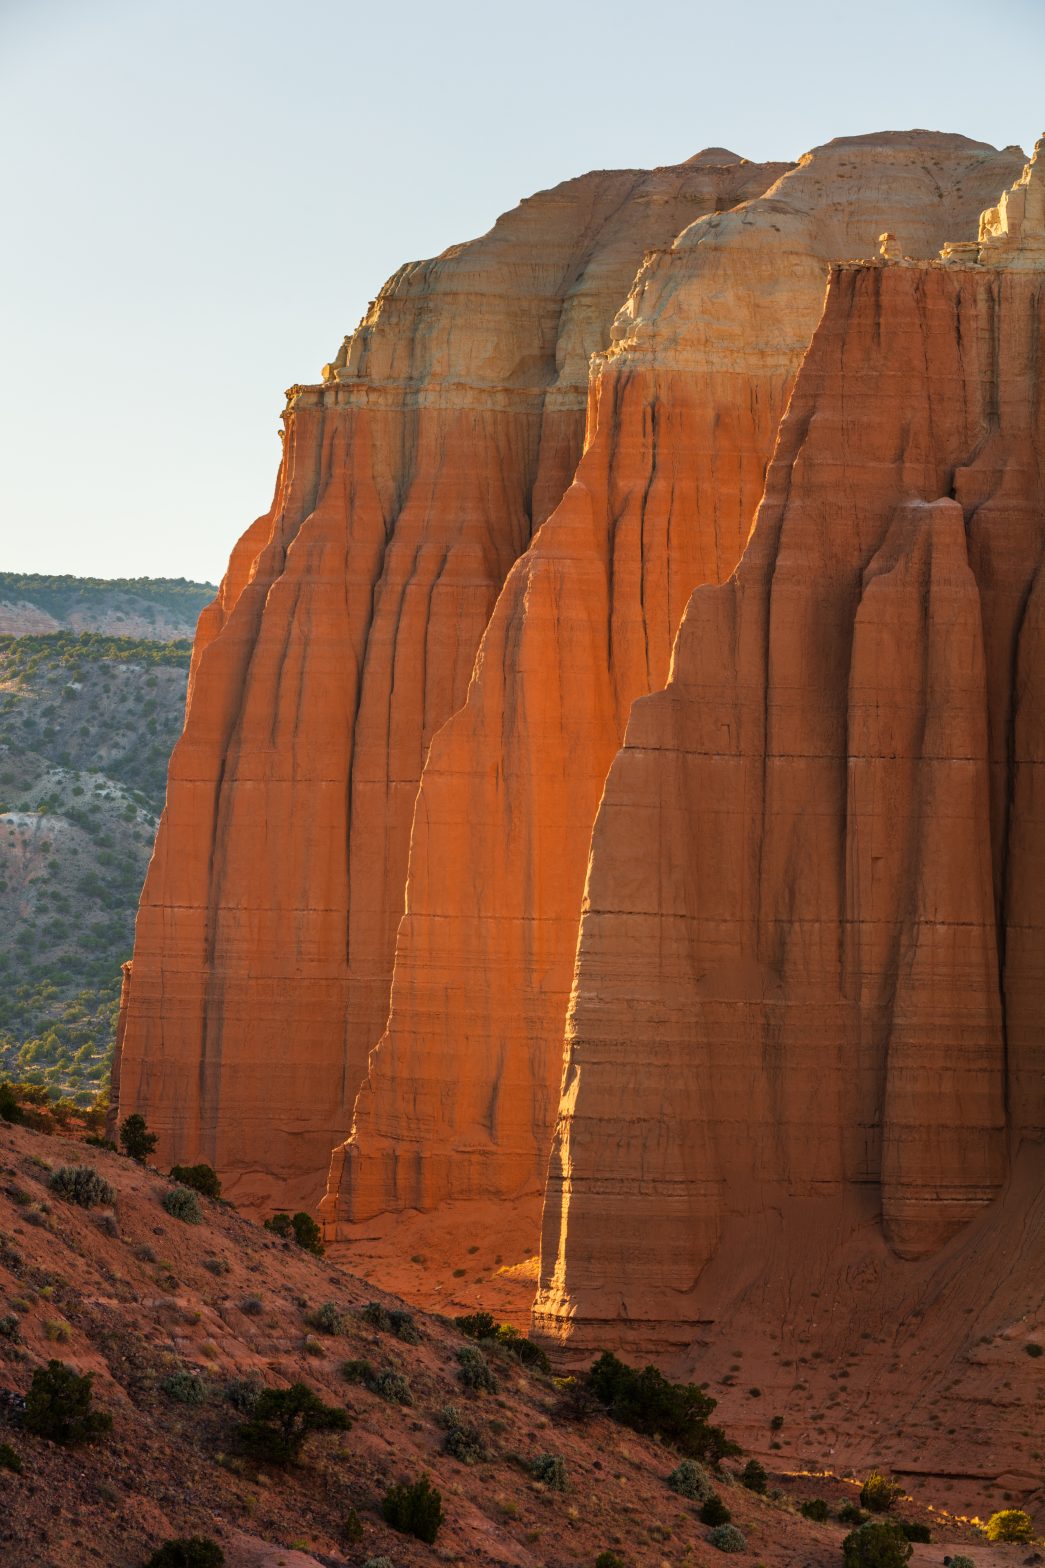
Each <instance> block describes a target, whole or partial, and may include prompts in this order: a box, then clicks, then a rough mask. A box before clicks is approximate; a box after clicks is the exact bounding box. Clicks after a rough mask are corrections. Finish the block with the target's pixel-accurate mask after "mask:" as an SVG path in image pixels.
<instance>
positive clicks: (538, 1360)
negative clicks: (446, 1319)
mask: <svg viewBox="0 0 1045 1568" xmlns="http://www.w3.org/2000/svg"><path fill="white" fill-rule="evenodd" d="M454 1325H455V1326H456V1327H457V1328H459V1329H460V1330H461V1333H462V1334H465V1335H467V1337H468V1338H469V1339H475V1340H478V1341H479V1343H480V1344H489V1345H491V1346H496V1347H497V1348H498V1349H500V1350H507V1351H508V1352H509V1354H510V1355H513V1356H514V1357H515V1358H516V1360H517V1361H521V1362H522V1364H523V1366H526V1367H532V1368H533V1369H534V1370H535V1371H537V1372H545V1373H548V1372H550V1371H551V1362H550V1361H549V1360H548V1357H547V1355H546V1354H545V1352H544V1351H543V1350H542V1349H541V1347H540V1345H538V1344H535V1342H534V1341H533V1340H532V1339H530V1338H528V1337H527V1335H525V1334H520V1332H519V1330H518V1329H517V1328H514V1327H513V1326H512V1324H510V1323H498V1322H497V1320H496V1319H495V1318H494V1316H493V1314H492V1313H490V1312H472V1313H469V1314H468V1315H467V1316H465V1317H458V1318H454Z"/></svg>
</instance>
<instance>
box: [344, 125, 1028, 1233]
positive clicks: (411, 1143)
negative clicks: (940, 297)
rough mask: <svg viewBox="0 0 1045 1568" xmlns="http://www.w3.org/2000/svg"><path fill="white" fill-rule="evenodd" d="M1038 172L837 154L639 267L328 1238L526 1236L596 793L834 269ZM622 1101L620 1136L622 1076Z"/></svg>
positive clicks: (496, 635) (515, 618) (455, 757)
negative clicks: (335, 1232)
mask: <svg viewBox="0 0 1045 1568" xmlns="http://www.w3.org/2000/svg"><path fill="white" fill-rule="evenodd" d="M1021 163H1022V154H1020V153H1019V152H1018V151H1017V150H1015V149H1008V150H1007V151H1006V152H1004V153H997V152H995V151H994V150H993V149H991V148H987V147H985V146H983V145H982V144H979V143H973V142H969V141H967V140H966V139H964V138H962V137H955V136H938V135H931V134H929V133H926V132H913V133H910V134H905V135H901V134H882V135H878V136H868V137H857V138H852V139H840V140H839V141H836V142H832V143H830V144H829V145H828V146H826V147H823V148H819V149H817V150H816V151H815V152H813V153H811V154H808V155H807V156H806V157H805V158H803V159H802V161H801V164H800V165H799V166H798V167H797V168H795V169H794V170H792V171H790V172H788V173H785V174H784V175H783V177H782V178H780V179H779V180H778V181H777V182H776V183H775V184H774V185H773V186H772V188H771V189H770V190H768V191H767V192H766V194H764V195H761V196H755V197H754V199H752V200H750V201H748V202H747V203H745V204H744V205H743V206H740V207H738V208H737V209H736V210H735V211H732V212H727V213H721V214H717V215H712V216H708V217H703V218H700V219H698V220H697V221H696V222H695V223H693V224H692V225H691V226H689V227H688V228H686V229H685V230H684V232H683V233H682V234H681V235H680V236H679V237H678V238H677V239H676V240H675V242H674V244H673V245H671V246H670V247H669V248H668V249H667V250H665V251H663V252H661V253H659V254H656V255H654V256H651V257H650V258H648V260H647V262H646V264H645V266H644V267H643V270H642V271H641V273H640V274H639V277H638V279H637V280H636V284H635V287H634V289H633V290H632V292H631V294H630V296H629V299H628V301H627V303H626V304H625V306H624V308H623V309H622V310H621V312H620V314H619V315H618V317H617V320H616V322H615V323H614V328H613V342H612V346H611V348H610V350H609V353H608V355H606V356H603V357H600V358H599V359H598V360H597V361H596V362H595V363H594V365H593V376H592V382H591V390H590V397H589V414H588V440H587V450H586V452H585V455H584V457H583V458H582V460H581V463H580V465H579V467H578V470H577V473H576V476H575V479H574V482H573V484H572V486H571V487H570V489H569V490H568V492H567V494H566V495H565V497H564V498H563V500H562V502H561V504H560V505H559V507H558V508H557V509H556V510H555V511H554V512H553V514H552V516H551V517H550V518H549V519H548V521H547V522H546V523H545V525H544V527H543V528H542V529H541V530H540V532H539V533H538V534H537V536H536V538H535V539H534V541H533V543H532V545H531V546H530V548H529V549H528V551H527V552H526V553H525V554H524V555H523V556H522V557H521V559H520V560H519V561H518V562H517V563H516V565H515V567H514V568H513V570H512V571H511V573H510V574H509V576H508V580H507V582H506V584H505V587H504V589H503V591H502V593H501V595H500V598H499V600H498V602H497V606H496V609H495V610H494V614H493V618H492V620H491V623H490V626H489V628H488V630H487V632H486V634H485V637H484V639H483V642H482V645H481V648H480V651H479V655H478V658H477V661H476V666H475V672H474V675H473V678H472V681H471V684H470V686H469V689H468V696H467V699H466V701H465V703H464V706H463V707H462V708H461V709H460V711H459V712H458V713H456V714H455V716H454V717H453V718H452V719H451V720H450V721H449V722H448V723H447V724H446V725H445V726H444V728H443V729H442V730H441V731H440V732H439V733H438V734H437V735H436V737H435V739H434V740H433V743H432V747H431V750H430V752H429V755H428V759H427V762H426V765H425V769H424V773H423V775H422V780H421V787H420V791H419V793H418V797H417V804H416V808H415V813H414V825H413V837H412V842H411V855H410V871H409V878H408V883H407V893H406V913H405V915H404V918H403V921H402V924H401V925H400V928H399V935H398V938H397V944H396V957H395V970H394V976H393V982H392V995H391V1014H390V1019H389V1024H388V1030H387V1033H386V1034H385V1037H384V1038H383V1039H382V1041H381V1043H380V1045H379V1046H378V1048H377V1050H376V1051H375V1052H374V1053H373V1054H372V1056H371V1060H370V1068H369V1074H368V1078H367V1081H366V1082H365V1084H364V1086H363V1088H362V1090H361V1092H360V1096H359V1099H358V1101H357V1104H356V1109H355V1121H354V1129H353V1133H352V1137H351V1139H350V1140H349V1142H348V1144H347V1145H346V1146H345V1148H344V1149H342V1150H338V1151H336V1152H335V1156H334V1160H333V1164H332V1169H331V1180H330V1186H329V1189H328V1196H327V1200H326V1203H325V1205H324V1209H325V1212H326V1214H327V1217H328V1219H330V1220H335V1221H336V1220H349V1221H352V1220H360V1219H368V1218H370V1217H371V1216H373V1215H375V1214H377V1213H380V1212H383V1211H387V1210H390V1209H397V1208H422V1209H424V1208H432V1207H434V1206H435V1205H437V1204H438V1203H440V1202H442V1201H444V1200H446V1199H463V1200H469V1199H475V1198H487V1197H494V1198H499V1199H504V1198H511V1197H516V1196H518V1195H520V1194H530V1195H531V1202H532V1207H533V1209H534V1214H533V1223H534V1225H536V1206H537V1204H538V1203H539V1193H540V1191H541V1190H542V1188H543V1183H544V1178H545V1173H546V1168H547V1151H548V1144H549V1139H550V1136H551V1131H552V1127H553V1124H554V1118H555V1108H556V1105H557V1103H558V1096H559V1089H560V1080H561V1074H562V1036H563V1027H564V1020H565V1015H566V1005H567V1000H568V995H569V988H570V981H571V976H572V971H573V962H574V953H575V948H576V928H577V917H578V912H579V909H580V904H581V895H582V891H583V887H584V877H585V869H586V866H587V860H588V848H589V840H590V834H591V826H592V822H593V820H594V817H595V812H596V808H597V806H598V802H599V798H600V795H601V793H602V788H603V782H604V779H605V775H606V771H607V768H608V767H609V764H610V762H611V760H612V758H613V755H614V753H615V752H616V750H617V748H618V746H619V745H620V742H621V738H622V736H623V733H624V727H625V724H626V722H627V718H628V713H629V710H630V707H631V704H632V702H633V701H634V700H635V698H636V697H639V696H642V695H645V694H646V693H647V692H649V691H652V690H657V689H658V688H659V687H661V686H663V684H664V682H665V680H666V678H667V673H668V663H669V658H670V653H671V647H672V642H673V639H674V636H675V632H676V630H677V627H678V623H679V619H680V617H681V615H682V612H683V609H684V607H685V604H686V602H687V600H688V598H689V595H690V593H691V591H692V589H693V588H694V587H695V586H696V585H697V584H699V583H715V582H721V581H722V580H723V579H724V578H726V577H728V575H729V574H730V572H731V571H732V570H733V568H734V567H735V566H736V564H737V561H738V560H739V558H740V555H741V552H742V550H743V547H744V542H745V539H746V536H747V532H748V529H749V526H750V520H751V518H752V516H753V515H754V511H755V508H756V506H757V504H758V500H759V497H760V496H761V493H762V488H763V483H764V478H765V469H766V464H767V462H768V459H769V455H770V452H771V449H772V444H773V440H774V437H775V435H776V430H777V426H778V423H779V420H780V417H781V414H782V413H783V410H784V407H785V403H786V400H787V395H788V392H789V389H790V386H791V384H792V381H793V377H794V374H795V371H796V369H797V367H798V364H799V362H800V360H801V358H802V355H803V353H804V352H805V349H806V346H807V344H808V342H809V338H810V336H811V335H812V332H813V329H814V327H815V325H816V322H817V319H818V317H819V315H820V312H821V310H822V306H823V293H824V283H825V279H826V274H827V265H828V263H829V261H830V260H832V259H837V258H843V257H850V256H869V255H873V254H875V252H876V251H877V242H878V236H879V235H880V234H881V232H882V231H883V230H884V229H896V230H897V232H898V234H899V235H900V238H901V241H902V243H903V246H904V248H905V249H906V250H907V252H908V253H909V254H912V255H915V256H923V257H924V256H930V255H934V254H935V253H936V252H937V251H938V250H939V248H940V246H941V245H942V244H943V242H944V241H945V240H946V239H947V238H948V237H950V236H952V235H953V234H955V233H959V234H960V233H966V232H974V231H975V226H976V222H977V219H978V215H979V212H980V209H981V208H982V207H983V206H984V205H985V204H986V203H987V202H988V201H990V200H993V199H994V197H995V196H996V194H997V191H998V190H999V189H1000V188H1001V186H1002V185H1003V184H1005V183H1006V182H1007V181H1008V180H1010V179H1011V178H1012V177H1013V175H1014V174H1016V173H1017V172H1018V169H1019V167H1020V165H1021ZM749 189H750V187H749ZM728 663H729V655H728V651H726V650H723V651H721V652H720V653H718V654H717V655H716V662H715V663H714V664H712V666H711V667H710V674H711V676H712V678H713V679H716V680H717V679H718V678H719V675H720V673H724V671H725V670H726V668H727V667H728ZM720 667H721V668H720ZM651 847H652V846H646V845H645V841H641V844H640V846H639V847H638V849H637V852H638V853H646V852H647V849H648V848H651ZM665 853H669V854H670V853H672V851H671V850H670V848H668V847H665ZM646 956H647V955H645V953H644V952H639V953H637V954H636V955H635V962H636V963H637V964H638V965H639V966H640V967H641V966H642V965H644V964H645V962H646ZM633 979H634V975H633V974H632V972H631V966H629V968H628V982H629V984H630V983H631V981H632V980H633ZM615 1000H619V997H618V996H617V994H616V993H615ZM622 1016H627V1014H626V1012H625V1014H624V1015H622ZM636 1070H637V1069H636ZM614 1092H615V1093H616V1094H617V1095H618V1096H619V1101H620V1107H621V1116H622V1118H623V1119H625V1120H626V1118H627V1116H628V1114H629V1112H628V1109H627V1107H628V1106H629V1105H630V1098H631V1093H632V1090H631V1080H630V1077H627V1076H626V1077H625V1078H622V1080H621V1082H620V1083H618V1084H617V1086H616V1089H615V1090H614ZM661 1092H666V1091H665V1086H664V1085H658V1090H657V1093H661Z"/></svg>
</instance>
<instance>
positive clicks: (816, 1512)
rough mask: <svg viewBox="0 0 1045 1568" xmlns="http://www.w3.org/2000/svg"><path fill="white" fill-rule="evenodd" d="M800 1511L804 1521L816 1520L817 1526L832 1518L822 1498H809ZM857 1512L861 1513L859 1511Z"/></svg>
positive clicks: (799, 1508) (800, 1505)
mask: <svg viewBox="0 0 1045 1568" xmlns="http://www.w3.org/2000/svg"><path fill="white" fill-rule="evenodd" d="M798 1511H799V1513H800V1514H801V1515H802V1517H803V1519H814V1520H815V1521H816V1522H817V1524H826V1523H827V1521H828V1519H830V1517H831V1510H830V1509H829V1508H828V1506H827V1503H826V1502H825V1501H824V1499H823V1498H822V1497H807V1498H806V1499H805V1501H804V1502H803V1503H800V1504H799V1506H798ZM857 1512H858V1513H859V1509H857ZM862 1517H863V1516H862V1515H861V1518H862Z"/></svg>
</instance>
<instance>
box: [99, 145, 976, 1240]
mask: <svg viewBox="0 0 1045 1568" xmlns="http://www.w3.org/2000/svg"><path fill="white" fill-rule="evenodd" d="M969 158H970V159H973V160H974V158H975V155H974V154H973V153H972V152H970V153H969ZM788 167H789V165H787V164H772V165H766V166H761V165H757V164H752V163H749V162H746V161H744V160H741V159H738V158H736V156H735V155H733V154H731V153H727V152H724V151H721V150H717V149H712V150H710V151H708V152H706V153H704V154H700V155H698V156H697V157H696V158H694V159H691V160H690V161H689V162H688V163H685V164H682V165H679V166H677V167H672V168H662V169H656V170H653V171H652V172H647V171H636V170H623V171H617V172H612V173H594V174H589V175H586V176H584V177H582V178H580V179H576V180H571V181H568V182H567V183H565V184H563V185H560V186H558V187H556V188H555V189H553V190H550V191H545V192H542V193H541V194H540V195H537V196H535V197H533V198H531V199H530V200H528V201H524V202H523V203H522V204H521V206H519V207H518V208H517V209H515V211H513V212H511V213H509V214H508V215H507V216H505V217H503V218H501V219H500V220H499V221H498V222H497V223H496V224H495V226H494V227H493V229H492V230H491V231H490V232H489V234H487V235H485V236H484V237H483V238H481V239H479V240H476V241H474V242H473V243H471V244H467V245H460V246H455V247H452V248H451V249H450V250H448V251H447V252H445V253H444V254H443V255H442V256H440V257H438V258H436V259H435V260H433V261H427V262H421V263H416V264H413V265H408V266H405V267H403V268H402V269H401V270H400V271H399V272H397V273H396V275H395V276H394V277H393V278H392V279H391V280H390V281H389V282H388V283H387V284H386V285H385V287H384V289H383V290H382V291H381V294H380V295H379V297H378V299H377V300H376V301H375V302H374V303H373V304H372V306H371V308H370V310H369V311H368V313H367V315H366V316H365V317H364V320H363V321H362V323H361V325H360V327H359V328H358V330H357V331H356V333H355V334H353V336H352V337H351V338H349V339H346V340H345V342H344V344H343V346H342V348H341V350H340V351H339V353H338V354H337V355H336V357H335V358H334V360H333V361H332V362H331V364H330V365H328V366H327V367H326V368H325V370H324V375H323V383H322V384H321V385H318V386H308V387H305V386H297V387H293V388H291V390H290V393H289V394H288V403H287V409H286V412H285V414H284V425H285V432H284V451H283V461H282V464H281V467H280V470H279V475H278V478H277V482H276V491H275V497H274V500H273V504H272V507H271V509H270V511H269V512H268V513H266V514H265V515H264V516H263V517H261V518H259V519H258V520H257V521H256V522H255V523H254V524H253V525H252V526H251V527H250V528H249V529H248V530H247V532H246V533H245V534H244V536H243V538H242V539H241V540H240V541H239V543H238V545H237V546H236V548H235V549H234V551H233V553H232V558H231V561H230V563H229V568H228V572H227V573H226V576H225V578H224V581H223V582H222V584H221V587H220V590H219V593H218V596H217V598H216V600H215V601H214V603H213V604H212V605H211V606H210V607H209V609H207V610H206V611H205V612H204V614H203V616H202V617H201V620H200V624H199V629H198V632H197V637H196V644H195V650H194V658H193V667H192V673H191V677H190V686H189V696H188V702H187V710H186V723H185V731H184V734H183V736H182V738H181V740H180V741H179V743H178V746H177V748H176V750H175V752H174V755H173V757H172V760H171V766H170V775H169V783H168V794H167V806H166V810H165V813H164V816H163V820H162V823H161V826H160V829H159V833H158V837H157V841H156V849H155V853H154V856H153V860H152V863H151V866H150V869H149V873H148V877H147V881H146V884H145V888H144V892H143V895H142V901H141V908H140V913H139V917H138V926H137V935H136V941H135V950H134V959H133V968H132V970H131V971H130V972H129V974H128V979H127V983H126V986H125V992H124V1001H123V1008H122V1013H121V1021H120V1028H119V1035H118V1055H117V1062H116V1066H115V1070H114V1096H113V1098H114V1103H117V1104H118V1105H119V1107H121V1108H122V1109H124V1110H126V1108H128V1107H131V1108H134V1109H141V1110H144V1111H146V1112H147V1113H148V1117H149V1120H150V1122H151V1123H152V1124H153V1125H154V1126H155V1128H156V1129H157V1131H158V1132H159V1135H160V1138H161V1140H162V1147H163V1149H164V1151H165V1157H167V1158H170V1159H181V1158H201V1159H205V1160H207V1161H209V1162H210V1163H212V1164H214V1165H215V1166H217V1167H218V1169H219V1170H220V1171H221V1173H222V1177H223V1180H224V1181H225V1183H226V1191H227V1192H228V1193H229V1194H230V1195H231V1196H232V1197H233V1198H234V1199H235V1200H236V1201H237V1202H239V1203H241V1204H244V1205H248V1206H254V1207H259V1208H261V1209H263V1210H268V1209H271V1208H273V1207H279V1206H286V1205H291V1206H300V1205H302V1204H309V1205H310V1206H311V1205H313V1204H314V1203H315V1202H317V1201H318V1199H319V1197H320V1196H321V1194H322V1191H323V1182H324V1177H325V1173H326V1170H327V1166H328V1164H329V1160H330V1151H331V1148H332V1147H333V1146H334V1145H335V1144H336V1143H338V1142H339V1141H340V1140H341V1139H343V1138H344V1136H345V1134H346V1132H347V1131H348V1128H349V1126H350V1123H351V1116H352V1105H353V1101H354V1098H355V1093H356V1089H357V1087H358V1084H359V1082H360V1080H361V1078H362V1076H363V1073H364V1071H365V1067H366V1060H367V1053H368V1051H369V1050H370V1048H371V1047H372V1046H373V1045H374V1044H375V1043H376V1041H377V1040H378V1039H379V1037H380V1036H381V1034H382V1031H383V1029H384V1026H385V1021H386V1018H387V1013H388V994H389V985H390V978H391V971H392V961H393V948H394V941H395V932H396V927H397V925H398V922H399V919H400V916H401V913H402V908H403V899H404V886H405V882H406V870H407V856H408V850H409V838H410V824H411V819H412V814H413V807H414V799H415V796H416V793H417V785H418V780H419V777H420V773H421V768H422V764H423V761H424V758H425V754H426V752H427V750H428V746H429V743H430V741H431V739H432V736H433V735H434V734H435V733H436V731H437V730H438V729H439V728H440V726H441V725H442V724H443V723H444V722H445V721H446V719H447V718H448V717H449V716H450V715H451V713H453V712H454V711H455V710H456V709H457V708H459V707H460V705H461V703H462V702H463V700H464V697H465V692H466V689H467V685H468V681H469V678H470V675H471V672H472V666H473V662H474V659H475V654H476V649H477V647H478V644H479V640H480V638H481V636H482V633H483V631H484V629H485V627H486V625H487V623H488V621H489V618H490V614H491V611H492V609H493V606H494V603H495V601H496V598H497V595H498V593H499V591H500V589H501V586H502V583H503V581H504V578H505V576H506V574H507V573H508V571H509V569H510V568H511V566H512V564H513V562H514V561H515V560H516V558H517V557H518V556H519V555H520V553H521V552H522V551H524V550H525V549H526V547H527V545H528V544H529V541H530V538H531V535H532V533H533V531H534V529H535V528H536V527H538V526H539V525H540V523H541V522H542V521H543V520H544V518H545V517H546V516H547V515H548V513H549V512H550V511H551V510H552V508H553V507H554V506H555V504H556V503H557V502H558V500H559V498H560V497H561V495H562V493H563V491H564V490H565V488H566V486H567V485H568V483H569V481H570V478H571V476H572V474H573V471H574V469H575V467H576V464H577V460H578V458H579V456H580V451H581V446H582V442H583V435H584V418H585V404H586V397H587V380H588V361H589V358H590V356H591V354H592V353H593V352H594V351H595V350H597V349H599V348H601V347H602V346H603V345H604V344H605V343H606V341H607V339H608V337H609V331H610V325H611V322H612V320H613V317H614V314H615V312H616V311H617V310H618V308H619V306H620V304H621V302H622V300H623V299H624V298H625V297H626V296H627V293H628V290H629V288H630V286H631V283H632V280H633V279H634V276H635V273H636V271H637V269H638V268H639V267H640V265H641V263H642V260H643V257H644V255H645V254H646V252H647V251H648V250H649V249H651V248H652V249H658V248H663V247H664V246H666V245H668V244H670V243H671V241H672V240H673V239H674V237H675V236H676V235H677V234H678V233H679V231H680V230H681V229H683V228H685V227H686V225H687V224H689V223H690V222H691V221H692V219H693V218H694V217H695V216H697V215H699V214H703V213H709V212H716V211H721V210H725V209H730V208H732V207H734V206H736V204H737V203H738V202H742V201H744V200H745V199H747V198H748V197H751V196H755V195H758V194H760V193H761V192H762V191H763V190H765V189H766V188H767V186H769V185H771V184H772V183H773V181H774V180H775V179H776V178H777V177H778V176H779V175H780V174H782V173H783V172H784V170H785V169H786V168H788Z"/></svg>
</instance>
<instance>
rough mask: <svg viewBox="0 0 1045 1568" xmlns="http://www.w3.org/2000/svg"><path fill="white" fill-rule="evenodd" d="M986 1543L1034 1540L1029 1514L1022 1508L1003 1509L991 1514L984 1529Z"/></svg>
mask: <svg viewBox="0 0 1045 1568" xmlns="http://www.w3.org/2000/svg"><path fill="white" fill-rule="evenodd" d="M984 1534H985V1535H986V1537H987V1539H988V1541H1019V1542H1024V1543H1025V1542H1027V1541H1033V1539H1034V1525H1033V1523H1032V1522H1031V1516H1030V1514H1027V1513H1024V1511H1023V1509H1022V1508H1003V1509H1002V1510H1001V1512H1000V1513H996V1514H991V1516H990V1518H989V1519H988V1520H987V1524H986V1527H985V1529H984Z"/></svg>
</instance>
